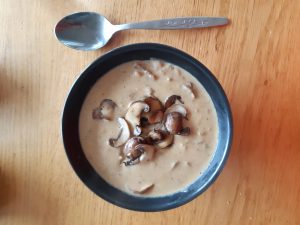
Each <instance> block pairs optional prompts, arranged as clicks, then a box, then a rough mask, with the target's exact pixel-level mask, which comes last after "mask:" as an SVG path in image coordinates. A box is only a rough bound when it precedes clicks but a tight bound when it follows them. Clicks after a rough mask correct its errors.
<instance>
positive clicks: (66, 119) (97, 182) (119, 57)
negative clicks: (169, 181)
mask: <svg viewBox="0 0 300 225" xmlns="http://www.w3.org/2000/svg"><path fill="white" fill-rule="evenodd" d="M150 58H156V59H162V60H165V61H167V62H170V63H173V64H175V65H177V66H179V67H181V68H183V69H185V70H187V71H188V72H190V73H191V74H192V75H193V76H194V77H195V78H196V79H197V80H198V81H199V82H200V83H201V84H202V85H203V87H204V88H205V89H206V91H207V92H208V94H209V95H210V97H211V99H212V101H213V103H214V106H215V108H216V111H217V116H218V126H219V135H218V144H217V149H216V151H215V154H214V156H213V159H212V161H211V163H210V164H209V166H208V168H207V169H206V170H205V171H204V173H203V174H202V175H201V176H200V177H199V178H198V179H197V180H195V181H194V183H193V184H191V185H190V186H189V187H188V188H187V189H186V190H185V191H184V192H180V191H179V192H177V193H174V194H172V195H167V196H163V197H137V196H132V195H129V194H127V193H124V192H122V191H120V190H118V189H116V188H114V187H112V186H111V185H109V184H108V183H107V182H106V181H105V180H103V179H102V178H101V175H100V174H98V173H97V172H96V171H95V170H94V168H93V167H92V166H91V164H90V163H89V162H88V160H87V159H86V157H85V155H84V152H83V150H82V147H81V144H80V140H79V126H78V124H79V113H80V110H81V106H82V104H83V101H84V99H85V97H86V95H87V94H88V92H89V90H90V88H91V87H92V86H93V85H94V83H95V82H96V81H97V80H98V79H99V78H100V77H101V76H102V75H104V74H105V73H106V72H108V71H109V70H110V69H112V68H114V67H116V66H118V65H119V64H121V63H125V62H128V61H132V60H147V59H150ZM232 131H233V128H232V116H231V111H230V107H229V103H228V100H227V98H226V95H225V93H224V91H223V89H222V87H221V85H220V84H219V82H218V81H217V79H216V78H215V77H214V76H213V75H212V73H211V72H210V71H209V70H208V69H207V68H206V67H205V66H204V65H202V64H201V63H200V62H199V61H197V60H196V59H194V58H193V57H191V56H189V55H188V54H186V53H184V52H182V51H180V50H178V49H175V48H173V47H169V46H166V45H161V44H150V43H143V44H133V45H127V46H124V47H120V48H117V49H114V50H112V51H111V52H108V53H107V54H105V55H103V56H101V57H100V58H98V59H97V60H96V61H94V62H93V63H92V64H91V65H90V66H89V67H88V68H87V69H86V70H85V71H84V72H83V73H82V74H81V75H80V77H79V78H78V79H77V81H76V82H75V84H74V85H73V87H72V89H71V91H70V93H69V96H68V98H67V101H66V104H65V108H64V111H63V117H62V136H63V141H64V146H65V149H66V153H67V156H68V158H69V161H70V163H71V165H72V167H73V169H74V170H75V172H76V173H77V175H78V176H79V178H80V179H81V180H82V182H83V183H84V184H85V185H86V186H88V187H89V188H90V189H91V190H92V191H93V192H94V193H95V194H97V195H98V196H100V197H101V198H103V199H104V200H106V201H108V202H110V203H112V204H115V205H117V206H120V207H123V208H127V209H131V210H136V211H162V210H167V209H172V208H175V207H178V206H181V205H183V204H185V203H187V202H189V201H191V200H192V199H194V198H195V197H197V196H198V195H199V194H201V193H202V192H203V191H205V190H206V189H207V188H208V187H209V186H210V185H211V184H212V183H213V182H214V180H215V179H216V178H217V176H218V175H219V173H220V172H221V170H222V168H223V167H224V164H225V161H226V159H227V157H228V155H229V150H230V146H231V141H232Z"/></svg>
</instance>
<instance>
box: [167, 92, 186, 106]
mask: <svg viewBox="0 0 300 225" xmlns="http://www.w3.org/2000/svg"><path fill="white" fill-rule="evenodd" d="M176 100H178V101H179V102H180V103H181V104H184V102H183V101H182V100H181V96H179V95H171V96H169V97H168V98H167V99H166V101H165V109H167V108H169V107H170V106H172V105H174V104H175V102H176Z"/></svg>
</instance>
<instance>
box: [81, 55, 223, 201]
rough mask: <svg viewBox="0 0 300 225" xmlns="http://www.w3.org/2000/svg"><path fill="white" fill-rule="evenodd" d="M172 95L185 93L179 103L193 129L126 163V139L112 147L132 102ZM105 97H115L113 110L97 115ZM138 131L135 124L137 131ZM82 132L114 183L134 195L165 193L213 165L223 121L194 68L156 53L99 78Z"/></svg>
mask: <svg viewBox="0 0 300 225" xmlns="http://www.w3.org/2000/svg"><path fill="white" fill-rule="evenodd" d="M171 95H177V96H180V97H181V101H182V102H183V103H184V104H182V103H181V102H180V101H176V103H175V104H181V105H183V106H184V107H185V109H186V110H187V116H186V117H187V118H186V119H185V118H183V120H182V121H183V127H186V128H189V129H188V131H189V132H188V134H186V135H180V134H175V135H174V139H173V142H172V144H171V145H170V146H169V147H166V148H159V147H157V146H156V145H155V144H154V145H153V146H154V148H155V152H154V156H152V158H151V159H150V160H146V161H144V162H140V163H132V164H130V165H129V164H126V163H124V161H126V156H124V153H123V148H124V145H121V146H119V147H117V148H116V147H112V146H111V145H110V141H109V140H110V139H112V138H115V139H116V138H117V136H118V134H119V132H120V127H119V126H120V125H119V123H118V119H117V118H119V117H122V118H124V117H125V115H126V113H127V110H128V108H129V107H130V106H131V105H132V102H135V101H140V100H141V99H145V97H147V96H155V98H157V99H159V100H160V101H161V102H162V103H164V101H165V100H166V99H167V98H168V97H169V96H171ZM103 99H110V100H112V101H113V102H114V104H115V105H114V106H115V107H114V111H113V114H112V116H111V117H110V118H109V119H95V118H93V116H92V114H93V110H94V109H95V108H97V107H99V104H100V102H101V101H102V100H103ZM164 118H165V117H164ZM132 132H133V131H132V127H131V137H132V136H133V133H132ZM79 134H80V141H81V145H82V148H83V150H84V153H85V155H86V157H87V159H88V161H89V162H90V164H91V165H92V166H93V168H94V169H95V170H96V171H97V172H98V173H99V175H100V176H101V177H102V178H103V179H104V180H105V181H107V182H108V183H109V184H111V185H112V186H114V187H116V188H118V189H120V190H122V191H124V192H127V193H130V194H132V195H142V196H162V195H168V194H172V193H174V192H178V191H181V190H184V188H186V187H188V186H189V185H190V184H191V183H193V181H195V180H196V179H197V178H198V177H199V176H200V175H201V174H202V173H203V172H204V170H205V169H206V168H207V167H208V165H209V163H210V161H211V159H212V157H213V154H214V152H215V149H216V146H217V136H218V122H217V115H216V110H215V108H214V105H213V103H212V100H211V98H210V97H209V95H208V94H207V92H206V91H205V89H204V88H203V87H202V85H201V84H200V83H199V82H198V81H197V80H196V79H195V78H194V77H193V76H192V75H191V74H189V73H188V72H187V71H185V70H183V69H182V68H180V67H177V66H175V65H173V64H170V63H167V62H164V61H161V60H155V59H151V60H146V61H131V62H128V63H124V64H122V65H120V66H118V67H116V68H114V69H112V70H110V71H109V72H108V73H106V74H105V75H104V76H102V77H101V78H100V79H99V80H98V81H97V82H96V83H95V85H94V86H93V87H92V88H91V90H90V91H89V93H88V95H87V96H86V99H85V101H84V103H83V106H82V109H81V113H80V118H79ZM127 161H128V160H127Z"/></svg>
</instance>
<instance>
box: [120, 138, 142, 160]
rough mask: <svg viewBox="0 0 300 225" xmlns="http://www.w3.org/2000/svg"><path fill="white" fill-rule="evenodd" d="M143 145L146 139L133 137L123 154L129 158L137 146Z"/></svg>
mask: <svg viewBox="0 0 300 225" xmlns="http://www.w3.org/2000/svg"><path fill="white" fill-rule="evenodd" d="M142 143H144V138H142V137H132V138H130V139H129V140H128V141H127V142H126V144H125V146H124V148H123V154H124V155H125V156H127V154H128V153H130V152H131V151H133V150H134V148H135V146H137V145H138V144H142Z"/></svg>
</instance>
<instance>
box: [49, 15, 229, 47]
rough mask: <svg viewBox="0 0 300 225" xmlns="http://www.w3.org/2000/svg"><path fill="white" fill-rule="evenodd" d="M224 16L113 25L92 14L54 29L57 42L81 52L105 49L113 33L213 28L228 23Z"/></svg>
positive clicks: (73, 17)
mask: <svg viewBox="0 0 300 225" xmlns="http://www.w3.org/2000/svg"><path fill="white" fill-rule="evenodd" d="M228 22H229V20H228V19H227V18H224V17H185V18H174V19H163V20H155V21H148V22H141V23H127V24H121V25H112V24H111V23H110V22H109V21H108V20H107V19H106V18H105V17H104V16H102V15H100V14H97V13H93V12H79V13H74V14H71V15H68V16H66V17H64V18H63V19H61V20H60V21H59V22H58V23H57V25H56V27H55V35H56V37H57V39H58V40H59V41H60V42H61V43H63V44H64V45H66V46H68V47H70V48H75V49H78V50H85V51H89V50H96V49H99V48H101V47H103V46H104V45H105V44H106V43H107V42H108V41H109V40H110V39H111V37H112V36H113V34H114V33H116V32H118V31H121V30H128V29H151V30H175V29H190V28H202V27H213V26H221V25H226V24H228Z"/></svg>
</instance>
